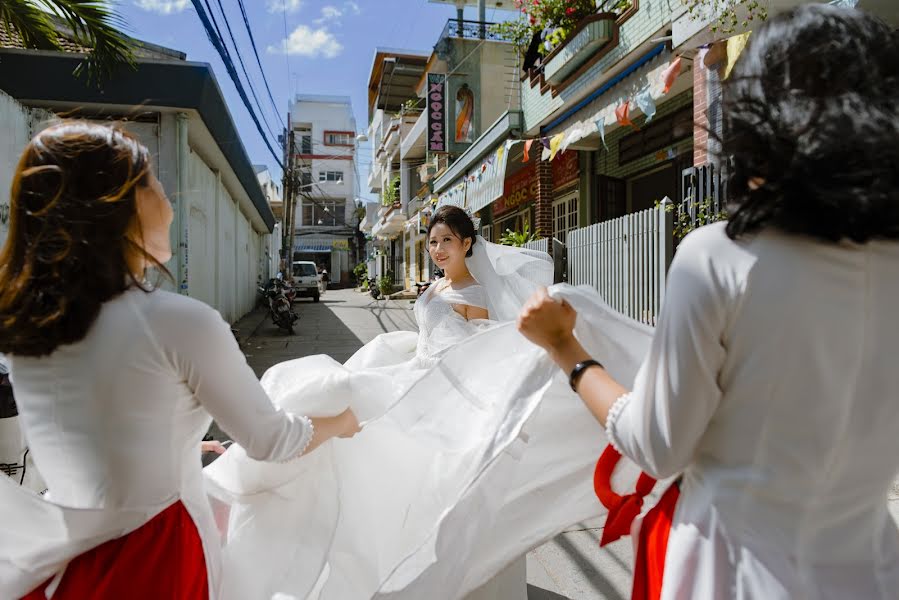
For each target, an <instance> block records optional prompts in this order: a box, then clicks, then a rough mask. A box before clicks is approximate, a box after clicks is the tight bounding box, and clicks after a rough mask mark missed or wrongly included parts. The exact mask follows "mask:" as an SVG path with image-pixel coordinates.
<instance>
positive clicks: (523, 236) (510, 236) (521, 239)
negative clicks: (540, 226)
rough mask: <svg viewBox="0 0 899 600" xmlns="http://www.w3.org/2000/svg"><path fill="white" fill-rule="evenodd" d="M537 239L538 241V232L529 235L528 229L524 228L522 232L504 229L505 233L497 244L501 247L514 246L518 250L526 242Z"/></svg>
mask: <svg viewBox="0 0 899 600" xmlns="http://www.w3.org/2000/svg"><path fill="white" fill-rule="evenodd" d="M537 239H540V232H539V230H538V231H535V232H534V233H531V230H530V228H529V227H525V228H524V231H512V230H511V229H506V232H505V233H503V235H502V236H501V237H500V238H499V243H500V244H502V245H503V246H516V247H518V248H520V247H521V246H524V245H525V244H527V243H528V242H533V241H534V240H537Z"/></svg>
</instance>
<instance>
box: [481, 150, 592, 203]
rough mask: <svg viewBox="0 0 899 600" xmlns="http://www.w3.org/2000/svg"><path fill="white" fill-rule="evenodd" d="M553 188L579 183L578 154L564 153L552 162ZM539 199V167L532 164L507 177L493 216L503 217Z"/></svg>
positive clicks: (574, 152) (572, 151) (570, 151)
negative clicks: (502, 215)
mask: <svg viewBox="0 0 899 600" xmlns="http://www.w3.org/2000/svg"><path fill="white" fill-rule="evenodd" d="M550 164H551V169H552V177H553V187H554V188H561V187H564V186H566V185H569V184H571V183H573V182H576V181H578V179H579V178H580V176H581V170H580V163H579V161H578V153H577V152H576V151H574V150H569V151H566V152H562V153H560V154H558V155H557V156H556V159H555V160H554V161H552V163H550ZM536 199H537V167H536V163H534V162H530V163H528V164H527V165H525V166H524V168H522V169H521V170H520V171H518V172H517V173H515V174H514V175H512V176H510V177H507V178H506V181H505V184H504V189H503V196H502V198H500V199H499V200H497V201H496V202H494V203H493V214H494V215H501V214H503V213H506V212H509V211H510V210H513V209H516V208H518V207H520V206H523V205H525V204H528V203H530V202H533V201H535V200H536Z"/></svg>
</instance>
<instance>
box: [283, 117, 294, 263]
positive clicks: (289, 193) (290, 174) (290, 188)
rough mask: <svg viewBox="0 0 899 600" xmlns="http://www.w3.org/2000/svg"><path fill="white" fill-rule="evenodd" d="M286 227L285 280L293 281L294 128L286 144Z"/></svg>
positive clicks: (284, 244)
mask: <svg viewBox="0 0 899 600" xmlns="http://www.w3.org/2000/svg"><path fill="white" fill-rule="evenodd" d="M284 150H285V152H284V227H283V229H284V230H283V232H282V235H283V241H282V244H281V245H282V247H283V248H284V262H285V265H284V269H285V271H286V273H285V278H286V279H288V280H290V279H293V234H294V228H295V216H294V215H295V213H296V191H297V190H296V187H297V186H296V169H295V165H294V160H295V156H296V152H295V150H296V149H295V145H294V133H293V128H292V127H291V128H290V130H288V132H287V136H286V139H285V143H284Z"/></svg>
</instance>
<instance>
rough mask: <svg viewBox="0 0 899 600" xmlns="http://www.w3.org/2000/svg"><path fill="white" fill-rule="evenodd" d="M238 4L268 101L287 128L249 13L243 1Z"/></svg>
mask: <svg viewBox="0 0 899 600" xmlns="http://www.w3.org/2000/svg"><path fill="white" fill-rule="evenodd" d="M237 4H238V6H240V14H241V15H242V16H243V23H244V25H246V27H247V34H248V35H249V36H250V45H251V46H252V47H253V54H255V55H256V64H257V65H259V72H260V73H262V82H263V83H264V84H265V90H266V91H267V92H268V99H269V100H271V102H272V106H273V107H274V108H275V114H276V115H278V119H279V120H280V121H281V126H282V127H287V125H285V124H284V118H283V117H281V111H280V109H278V103H277V102H275V97H274V95H272V88H271V87H269V85H268V78H267V77H266V76H265V69H264V68H263V67H262V60H260V58H259V50H258V49H257V48H256V40H255V39H254V38H253V30H252V29H251V28H250V20H249V19H248V18H247V11H246V9H245V8H244V5H243V0H237Z"/></svg>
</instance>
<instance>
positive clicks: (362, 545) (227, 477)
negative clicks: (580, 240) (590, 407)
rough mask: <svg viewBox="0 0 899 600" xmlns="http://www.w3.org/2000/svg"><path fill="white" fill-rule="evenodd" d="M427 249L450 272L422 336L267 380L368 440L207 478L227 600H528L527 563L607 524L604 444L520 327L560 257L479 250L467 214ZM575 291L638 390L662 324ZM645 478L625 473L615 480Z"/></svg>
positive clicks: (226, 467)
mask: <svg viewBox="0 0 899 600" xmlns="http://www.w3.org/2000/svg"><path fill="white" fill-rule="evenodd" d="M429 245H430V251H431V255H432V258H434V260H435V262H436V263H437V264H438V265H439V266H441V267H442V268H443V269H444V270H445V271H446V272H447V274H448V275H449V276H448V277H447V278H445V279H442V280H440V281H438V282H437V283H435V284H432V285H431V286H430V287H429V288H428V289H427V290H426V291H425V292H424V294H423V295H422V297H421V298H420V299H419V300H418V301H417V302H416V305H415V316H416V320H417V322H418V325H419V329H420V331H419V334H418V335H417V336H416V335H415V334H414V333H411V332H395V333H389V334H384V335H382V336H379V337H378V338H376V339H375V340H374V341H372V342H371V343H369V344H367V345H366V346H365V347H363V348H362V349H361V350H360V351H359V352H357V353H356V354H355V355H354V356H353V357H352V358H351V359H350V360H349V361H347V363H346V364H344V365H341V364H339V363H337V362H335V361H333V360H332V359H330V358H329V357H326V356H314V357H306V358H302V359H297V360H294V361H289V362H286V363H282V364H280V365H277V366H275V367H273V368H272V369H271V370H269V371H268V372H267V373H266V374H265V375H264V377H263V378H262V382H263V386H264V387H265V388H266V391H267V392H268V393H269V395H270V397H271V398H272V400H273V401H274V402H275V403H276V404H278V405H279V406H281V407H283V408H285V409H287V410H289V411H291V412H296V413H300V414H307V415H311V416H328V415H334V414H338V413H340V412H341V411H343V410H345V409H346V408H347V407H348V406H349V407H350V408H352V410H353V411H354V412H355V413H356V415H357V417H358V419H359V421H360V423H362V425H363V429H362V431H361V432H360V433H359V434H357V435H356V436H354V437H353V438H350V439H339V440H336V439H335V440H333V441H331V442H329V443H327V444H325V445H323V446H322V447H321V448H319V449H318V450H316V451H315V452H313V453H311V454H309V455H307V456H303V457H302V458H299V459H295V460H293V461H290V462H287V463H281V464H270V463H261V462H257V461H253V460H252V459H250V458H248V457H247V456H246V453H244V452H243V451H242V449H241V448H239V447H234V448H232V449H231V450H229V451H228V452H227V453H226V454H225V455H224V456H223V457H221V458H220V459H219V460H217V461H216V462H215V463H213V464H212V465H211V466H210V467H207V469H206V470H205V473H206V475H207V484H208V485H207V488H208V489H209V490H210V495H211V496H212V497H214V498H215V499H216V500H214V501H213V502H214V504H217V506H218V513H219V522H220V527H221V528H222V529H223V531H224V535H225V539H226V541H225V545H224V560H225V563H224V568H223V572H224V580H223V585H222V592H223V596H224V597H226V598H235V599H237V598H240V599H247V598H249V599H253V598H270V597H275V596H278V597H282V598H283V597H288V598H309V599H316V598H320V599H334V600H352V599H357V598H358V599H365V598H403V599H423V598H428V599H443V598H445V599H456V598H463V597H465V596H466V595H467V594H469V593H472V592H473V591H475V590H476V591H475V594H474V595H473V596H472V598H477V599H478V600H481V599H484V600H486V599H491V600H507V599H508V600H511V599H513V598H516V599H518V598H520V599H523V598H525V595H526V591H525V582H524V565H523V558H521V557H522V556H523V555H524V554H525V553H526V552H527V551H528V550H530V549H531V548H533V547H535V546H537V545H539V544H540V543H542V542H544V541H546V540H547V539H549V538H551V537H552V536H554V535H556V534H557V533H559V532H560V531H562V530H563V529H564V528H565V527H567V526H569V525H571V524H573V523H576V522H578V521H581V520H584V519H587V518H589V517H592V516H596V515H599V514H602V513H603V512H604V509H603V508H602V506H601V505H600V504H599V502H598V501H597V500H596V497H595V495H594V492H593V488H592V485H591V484H592V471H593V466H594V464H595V462H596V458H597V456H598V455H599V453H600V452H601V451H602V449H603V448H604V447H605V444H606V438H605V435H604V432H603V431H602V429H601V428H600V427H599V426H598V425H597V423H596V422H595V420H593V419H592V418H590V415H589V414H587V412H586V409H585V408H584V407H583V404H582V403H581V402H580V400H579V398H578V397H577V396H576V395H574V394H573V393H572V392H571V391H570V389H569V388H568V385H567V381H565V380H564V378H563V377H561V376H560V375H559V373H558V372H557V370H556V369H554V368H553V365H552V364H551V363H550V362H549V360H548V359H547V358H546V356H545V354H544V353H542V352H541V351H540V350H539V349H538V348H537V347H535V346H533V345H531V344H529V343H528V342H527V341H526V340H525V339H524V338H523V337H522V336H521V335H520V334H519V333H518V332H517V331H516V329H515V327H514V323H512V321H513V320H514V319H515V317H516V316H517V314H518V312H519V310H520V308H521V306H522V305H523V304H524V302H525V301H526V300H527V298H528V297H529V296H530V294H531V293H532V292H533V291H534V290H535V289H537V288H538V287H540V286H545V285H550V284H551V283H552V263H551V262H550V259H549V257H548V256H547V255H545V254H542V253H537V252H533V251H529V250H524V249H518V248H508V247H504V246H497V245H495V244H489V243H487V242H485V241H484V240H483V239H482V238H480V237H478V238H475V237H474V226H473V224H472V223H471V221H470V219H469V217H468V216H467V215H466V214H465V213H464V212H463V211H461V210H460V209H457V208H454V207H444V208H442V209H440V210H438V212H437V214H435V218H434V222H433V223H432V228H431V230H430V231H429ZM466 253H467V254H468V256H467V257H465V254H466ZM463 260H464V264H462V265H461V267H460V263H461V262H462V261H463ZM564 294H565V298H566V299H567V300H568V301H569V302H570V303H572V304H573V305H574V306H575V307H577V306H581V307H582V308H583V309H584V310H583V312H582V314H584V315H586V316H585V317H584V319H583V322H584V325H586V328H585V331H584V332H583V333H584V335H583V339H584V342H585V344H586V345H587V346H589V347H591V349H592V350H594V351H595V354H596V355H597V356H603V357H606V359H605V360H604V363H605V364H606V365H607V367H608V368H609V369H610V370H611V371H613V372H615V373H616V375H617V376H619V377H620V378H621V379H622V380H624V381H632V380H633V377H634V375H635V373H636V369H637V366H638V363H639V360H640V359H641V358H642V356H643V354H644V353H645V351H646V348H647V347H648V342H649V337H650V330H649V328H646V327H643V326H641V325H639V324H637V323H634V322H632V321H629V320H627V319H623V318H621V317H620V316H618V315H617V314H616V313H614V312H613V311H611V310H610V309H607V308H605V309H603V310H599V311H597V310H589V309H587V308H586V307H585V306H584V303H591V304H596V303H597V299H596V297H595V294H592V293H590V292H585V291H579V290H575V289H573V288H567V289H566V290H565V292H564ZM588 331H593V332H596V331H602V332H603V334H602V336H597V335H596V334H595V333H594V334H593V335H592V336H590V335H589V334H588V333H587V332H588ZM635 479H636V469H635V468H634V467H632V466H630V465H624V464H623V465H622V466H620V467H619V468H618V470H617V471H616V475H615V479H614V483H615V484H616V486H617V487H618V488H619V489H623V488H627V489H629V488H631V487H632V485H633V481H634V480H635ZM510 565H511V567H510ZM504 569H505V572H504V573H503V574H502V575H501V576H499V577H495V576H496V574H497V573H500V572H502V571H503V570H504ZM491 578H493V579H492V580H491ZM485 583H486V585H485ZM478 588H480V589H478ZM281 594H283V596H280V595H281Z"/></svg>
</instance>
